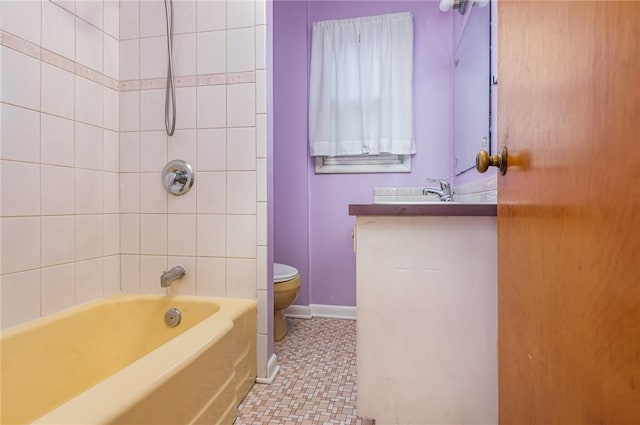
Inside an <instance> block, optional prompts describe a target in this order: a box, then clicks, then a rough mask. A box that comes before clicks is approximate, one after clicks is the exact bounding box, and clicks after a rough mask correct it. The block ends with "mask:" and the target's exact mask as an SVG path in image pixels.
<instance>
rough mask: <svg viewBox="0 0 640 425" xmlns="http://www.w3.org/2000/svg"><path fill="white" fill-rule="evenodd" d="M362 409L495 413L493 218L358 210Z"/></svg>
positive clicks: (419, 415) (371, 412) (380, 413)
mask: <svg viewBox="0 0 640 425" xmlns="http://www.w3.org/2000/svg"><path fill="white" fill-rule="evenodd" d="M356 234H357V253H356V259H357V260H356V264H357V266H356V270H357V273H356V274H357V323H358V324H357V326H358V336H357V338H358V341H357V371H358V374H357V381H358V405H357V409H358V415H359V416H362V417H365V418H370V419H375V420H376V424H379V425H387V424H416V425H418V424H419V425H426V424H494V423H497V418H498V383H497V378H498V372H497V246H496V236H497V229H496V218H495V217H364V216H363V217H358V218H357V232H356Z"/></svg>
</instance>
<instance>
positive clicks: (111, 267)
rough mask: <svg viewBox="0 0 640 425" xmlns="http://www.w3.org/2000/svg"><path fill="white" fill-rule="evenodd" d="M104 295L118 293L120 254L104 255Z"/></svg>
mask: <svg viewBox="0 0 640 425" xmlns="http://www.w3.org/2000/svg"><path fill="white" fill-rule="evenodd" d="M103 276H104V286H103V291H104V296H105V297H107V296H109V295H113V294H118V293H120V292H121V291H120V256H119V255H111V256H109V257H104V275H103Z"/></svg>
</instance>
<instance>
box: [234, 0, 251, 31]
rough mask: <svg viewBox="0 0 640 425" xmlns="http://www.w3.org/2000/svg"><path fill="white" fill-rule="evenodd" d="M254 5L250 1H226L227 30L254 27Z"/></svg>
mask: <svg viewBox="0 0 640 425" xmlns="http://www.w3.org/2000/svg"><path fill="white" fill-rule="evenodd" d="M255 16H256V12H255V3H254V1H252V0H232V1H227V28H245V27H252V26H254V25H255V20H256V18H255Z"/></svg>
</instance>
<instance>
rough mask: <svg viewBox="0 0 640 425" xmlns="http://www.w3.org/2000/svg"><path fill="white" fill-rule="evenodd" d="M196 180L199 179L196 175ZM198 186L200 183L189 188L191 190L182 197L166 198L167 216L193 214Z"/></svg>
mask: <svg viewBox="0 0 640 425" xmlns="http://www.w3.org/2000/svg"><path fill="white" fill-rule="evenodd" d="M198 178H199V177H198V175H197V174H196V180H197V179H198ZM198 181H199V180H198ZM199 186H200V183H198V184H194V185H193V186H191V190H190V191H189V192H187V193H185V194H184V195H180V196H168V197H167V211H168V212H169V214H195V213H196V202H197V193H198V187H199Z"/></svg>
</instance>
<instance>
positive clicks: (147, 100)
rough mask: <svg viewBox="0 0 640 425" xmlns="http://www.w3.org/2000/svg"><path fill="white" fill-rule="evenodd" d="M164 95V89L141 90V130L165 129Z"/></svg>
mask: <svg viewBox="0 0 640 425" xmlns="http://www.w3.org/2000/svg"><path fill="white" fill-rule="evenodd" d="M164 96H165V91H164V89H163V90H142V91H141V92H140V129H141V130H164ZM176 98H177V95H176Z"/></svg>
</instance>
